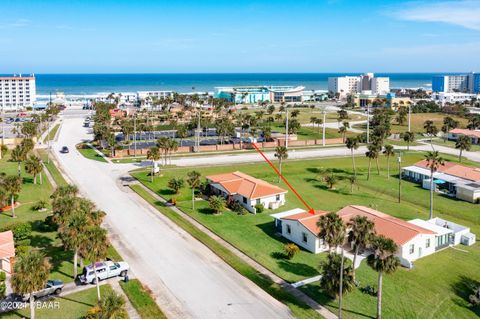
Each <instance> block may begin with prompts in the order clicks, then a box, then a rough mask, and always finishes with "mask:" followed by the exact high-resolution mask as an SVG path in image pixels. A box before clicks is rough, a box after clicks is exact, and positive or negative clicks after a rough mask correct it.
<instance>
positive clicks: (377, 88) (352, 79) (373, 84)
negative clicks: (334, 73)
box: [328, 73, 390, 96]
mask: <svg viewBox="0 0 480 319" xmlns="http://www.w3.org/2000/svg"><path fill="white" fill-rule="evenodd" d="M328 91H330V92H331V93H333V94H340V96H346V95H349V94H357V93H363V94H373V95H386V94H388V93H389V92H390V78H388V77H375V75H374V74H373V73H365V74H363V75H360V76H341V77H329V78H328Z"/></svg>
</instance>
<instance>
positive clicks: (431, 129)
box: [423, 120, 438, 144]
mask: <svg viewBox="0 0 480 319" xmlns="http://www.w3.org/2000/svg"><path fill="white" fill-rule="evenodd" d="M423 128H424V129H425V133H427V134H428V135H430V136H431V137H432V138H430V144H432V143H433V137H435V136H437V134H438V128H437V127H436V126H435V125H434V124H433V121H432V120H426V121H425V123H423Z"/></svg>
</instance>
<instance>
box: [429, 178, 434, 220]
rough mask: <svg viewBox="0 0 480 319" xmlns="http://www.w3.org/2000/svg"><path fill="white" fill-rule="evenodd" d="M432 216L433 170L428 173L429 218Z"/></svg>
mask: <svg viewBox="0 0 480 319" xmlns="http://www.w3.org/2000/svg"><path fill="white" fill-rule="evenodd" d="M432 218H433V172H431V174H430V218H429V219H432Z"/></svg>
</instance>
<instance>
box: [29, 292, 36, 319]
mask: <svg viewBox="0 0 480 319" xmlns="http://www.w3.org/2000/svg"><path fill="white" fill-rule="evenodd" d="M29 299H30V319H35V299H34V297H33V293H30V298H29Z"/></svg>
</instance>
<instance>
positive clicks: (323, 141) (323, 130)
mask: <svg viewBox="0 0 480 319" xmlns="http://www.w3.org/2000/svg"><path fill="white" fill-rule="evenodd" d="M322 114H323V125H322V146H325V124H326V123H325V122H326V121H327V112H326V110H325V107H323V108H322Z"/></svg>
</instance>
